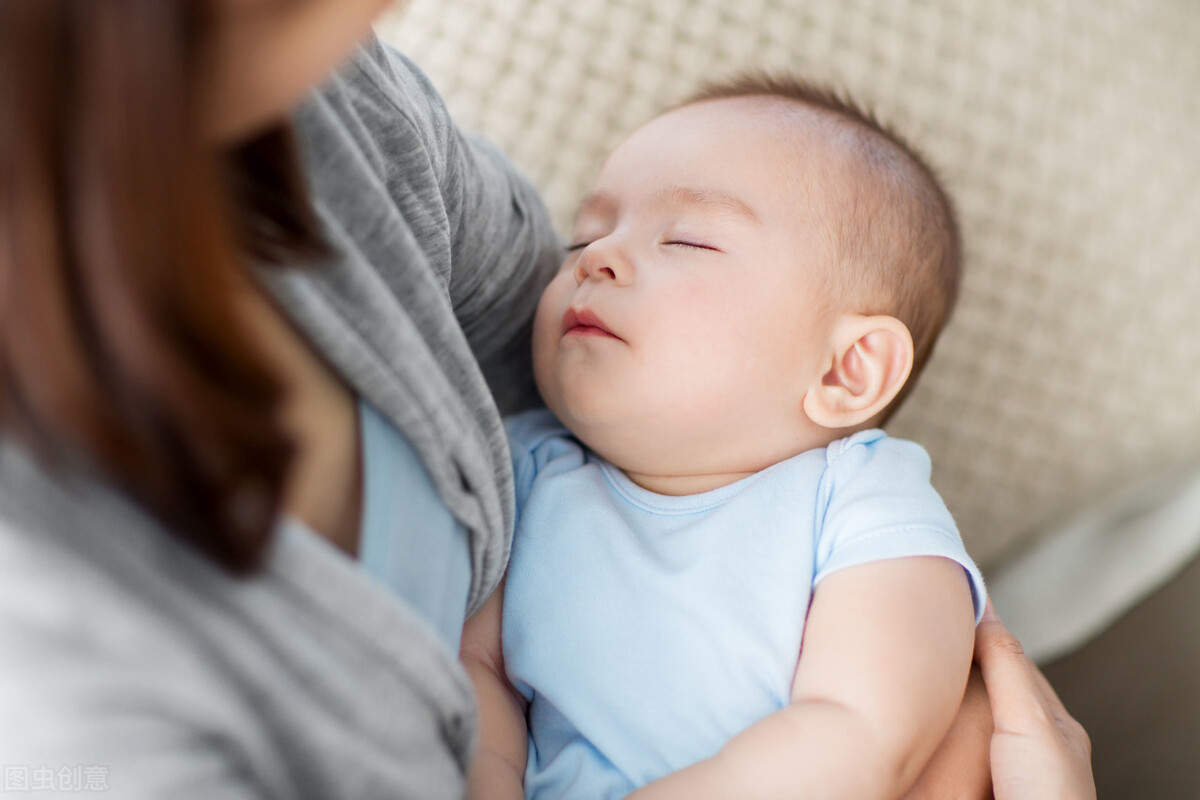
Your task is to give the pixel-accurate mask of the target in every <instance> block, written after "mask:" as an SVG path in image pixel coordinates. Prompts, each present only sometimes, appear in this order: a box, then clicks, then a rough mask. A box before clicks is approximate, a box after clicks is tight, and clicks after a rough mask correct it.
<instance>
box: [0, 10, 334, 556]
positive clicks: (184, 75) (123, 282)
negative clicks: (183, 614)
mask: <svg viewBox="0 0 1200 800" xmlns="http://www.w3.org/2000/svg"><path fill="white" fill-rule="evenodd" d="M212 5H213V4H212V3H210V2H207V1H206V0H0V109H3V111H2V112H0V437H3V438H9V439H11V440H15V441H17V442H18V443H20V444H21V445H23V446H24V447H26V448H27V449H29V450H30V451H31V452H32V453H33V454H34V455H35V456H36V457H37V458H39V460H41V461H42V462H43V463H44V464H45V465H46V466H47V468H48V469H52V470H53V471H55V472H56V473H58V474H59V475H60V476H62V477H63V478H67V477H69V476H70V475H71V474H72V473H77V472H88V473H92V474H99V475H100V476H102V478H103V479H104V480H105V481H107V482H109V483H110V484H112V485H115V486H116V487H117V488H119V489H120V490H122V491H123V492H125V493H126V494H127V495H129V496H131V497H132V498H133V499H134V500H135V501H136V502H138V503H139V504H140V505H141V506H143V507H144V508H145V509H147V510H148V511H149V512H150V513H151V514H152V515H153V516H154V517H156V518H157V519H158V520H159V521H160V522H161V523H162V524H163V525H164V526H165V528H166V529H167V530H169V531H171V532H172V533H173V534H174V535H177V536H179V537H180V538H181V539H184V540H186V541H188V542H190V543H191V544H193V545H194V546H196V547H197V548H198V549H200V550H201V551H203V552H204V553H206V554H208V555H209V556H211V557H212V558H214V559H215V560H216V561H217V562H219V563H220V564H222V565H224V566H225V567H227V568H229V569H230V570H232V571H234V572H237V573H246V572H250V571H252V570H254V569H255V568H256V567H257V566H258V565H259V564H260V563H261V561H262V558H263V556H264V553H265V551H266V546H267V544H268V542H269V539H270V533H271V529H272V527H273V524H274V517H275V513H276V511H277V507H278V505H279V502H280V498H281V494H282V490H283V486H284V481H285V477H286V473H287V469H288V466H289V463H290V460H291V457H292V454H293V450H294V447H293V444H292V442H291V441H290V439H289V437H288V436H287V435H286V433H285V430H284V428H283V426H282V424H281V422H280V420H279V413H278V412H279V409H280V405H281V403H282V401H283V397H284V386H283V381H282V378H281V376H280V375H279V374H278V372H277V370H276V369H275V368H274V367H273V365H272V364H271V362H270V361H269V360H268V358H267V357H266V354H264V353H263V352H262V350H261V349H260V347H259V346H258V343H257V340H256V339H255V338H254V337H253V336H252V335H251V332H250V330H249V328H248V327H247V324H246V320H245V318H244V311H242V310H241V308H243V307H242V306H239V305H238V304H237V300H236V295H237V294H238V293H242V294H244V293H245V292H247V291H251V290H253V287H254V282H253V277H252V276H251V274H250V271H249V265H250V264H252V263H257V264H264V265H272V264H275V265H277V264H284V263H296V262H299V261H305V260H312V259H315V258H317V257H319V256H320V255H322V254H323V253H324V252H325V250H324V246H323V244H322V241H321V238H320V235H319V233H318V224H317V222H316V218H315V215H314V213H313V211H312V208H311V205H310V203H309V201H308V198H307V195H306V192H305V188H304V180H303V176H302V173H301V172H300V169H299V166H298V163H299V162H298V159H297V156H296V149H295V145H294V143H293V140H292V135H291V132H290V130H289V129H288V128H286V127H280V128H276V129H273V130H270V131H268V132H266V133H263V134H261V135H260V136H258V137H257V138H256V139H254V140H253V141H251V142H249V143H245V144H243V145H240V146H239V147H237V148H236V149H234V150H231V151H229V152H221V151H219V150H218V149H217V148H216V146H215V145H213V144H212V143H211V142H210V141H208V140H206V138H205V134H204V127H203V125H202V124H201V120H200V118H199V108H198V102H197V98H198V97H199V92H198V87H197V80H198V75H199V69H198V64H199V58H200V56H201V51H200V48H201V46H202V44H203V43H204V41H205V39H206V37H207V36H208V34H209V30H208V28H209V26H210V25H211V24H212V20H211V19H210V14H209V12H208V11H207V9H208V8H209V7H210V6H212Z"/></svg>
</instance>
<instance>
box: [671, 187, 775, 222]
mask: <svg viewBox="0 0 1200 800" xmlns="http://www.w3.org/2000/svg"><path fill="white" fill-rule="evenodd" d="M655 201H656V202H659V203H678V204H679V205H686V206H700V207H701V208H705V209H710V210H713V211H730V212H733V213H734V214H736V215H737V216H739V217H744V218H745V219H747V220H749V221H750V222H753V223H754V224H755V225H762V224H763V221H762V217H760V216H759V215H758V212H756V211H755V210H754V209H753V208H751V207H750V205H749V204H748V203H746V202H745V201H744V200H741V199H739V198H737V197H734V196H733V195H731V194H727V193H725V192H722V191H719V190H717V189H696V188H693V187H691V186H672V187H670V188H667V189H664V190H663V191H661V192H659V193H658V195H657V196H656V197H655Z"/></svg>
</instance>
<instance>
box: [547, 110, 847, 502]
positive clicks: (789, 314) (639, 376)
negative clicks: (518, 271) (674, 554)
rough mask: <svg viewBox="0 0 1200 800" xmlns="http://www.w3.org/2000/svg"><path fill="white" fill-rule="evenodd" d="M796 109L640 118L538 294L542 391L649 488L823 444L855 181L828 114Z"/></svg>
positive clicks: (744, 468) (562, 415) (729, 471)
mask: <svg viewBox="0 0 1200 800" xmlns="http://www.w3.org/2000/svg"><path fill="white" fill-rule="evenodd" d="M780 113H788V112H787V111H786V110H785V111H783V112H781V111H780V110H779V107H778V104H777V103H775V104H772V103H771V102H770V101H764V100H762V99H760V98H738V99H726V100H717V101H709V102H705V103H701V104H696V105H691V106H687V107H684V108H682V109H677V110H675V111H672V112H669V113H668V114H666V115H664V116H661V117H659V118H657V119H655V120H653V121H651V122H650V123H649V124H647V125H646V126H644V127H643V128H641V129H639V130H638V131H637V132H635V133H634V134H633V135H632V136H631V137H630V138H629V139H627V140H626V141H625V142H624V143H623V144H621V145H620V147H618V148H617V150H616V151H615V152H614V153H613V155H612V156H611V157H610V158H609V160H608V162H607V163H606V164H605V166H604V168H603V170H602V172H601V174H600V177H599V179H598V181H597V183H596V186H595V189H594V191H593V192H592V193H591V194H590V195H589V196H588V198H587V199H586V200H585V201H584V203H583V205H582V206H581V209H580V212H579V215H578V218H577V220H576V223H575V228H574V233H573V235H572V239H571V242H570V249H569V251H568V253H567V256H566V259H565V260H564V262H563V266H562V269H561V270H560V271H559V273H558V275H557V276H556V277H555V278H554V280H553V282H552V283H551V284H550V286H549V287H548V288H547V289H546V291H545V294H544V295H543V296H542V299H541V303H540V305H539V306H538V311H537V318H536V322H535V327H534V369H535V374H536V376H537V382H538V387H539V389H540V391H541V393H542V397H543V398H544V399H545V401H546V403H547V405H548V406H549V407H550V409H551V410H552V411H554V412H555V414H556V415H557V416H558V417H559V419H561V420H562V421H563V422H564V424H566V425H567V427H568V428H570V429H571V431H572V432H573V433H574V434H575V435H576V436H578V437H579V438H580V439H581V440H582V441H584V442H585V443H586V444H588V445H589V446H590V447H591V448H592V449H594V450H595V451H597V452H598V453H600V454H601V455H602V456H604V457H605V458H607V459H608V460H609V461H611V462H613V463H614V464H615V465H617V466H618V467H620V468H622V469H623V470H625V471H626V472H627V473H629V474H630V477H632V478H633V479H634V480H635V481H638V482H639V483H642V485H643V486H647V487H648V488H651V489H656V490H658V491H667V492H670V490H671V489H672V488H676V489H679V490H680V491H678V492H676V493H686V492H688V491H702V490H704V489H705V488H711V486H713V485H721V483H722V482H724V483H728V482H730V480H724V481H721V480H710V481H707V482H706V481H704V480H700V481H699V482H693V483H691V484H688V485H687V486H686V487H683V486H680V485H676V484H669V483H664V482H662V481H659V480H658V478H659V477H661V476H670V475H697V476H705V475H707V476H715V475H726V476H731V480H736V478H737V477H740V476H741V475H744V474H748V473H751V472H755V471H757V470H759V469H762V468H764V467H766V466H769V465H770V464H773V463H775V462H777V461H779V460H782V459H783V458H786V457H788V456H790V455H793V454H795V453H796V452H800V451H802V450H804V449H808V447H810V446H815V445H814V444H813V443H812V442H810V440H811V439H812V438H813V437H814V435H815V433H816V432H815V431H814V430H813V425H812V423H811V422H809V421H808V419H807V417H806V416H805V415H804V413H803V410H802V401H803V397H804V394H805V392H806V391H807V388H808V387H809V386H811V385H812V384H813V382H814V381H818V382H819V381H820V380H821V377H822V375H823V374H824V373H825V371H826V370H828V369H829V367H830V363H828V362H827V360H826V359H827V348H828V346H829V336H830V331H831V324H832V318H833V317H832V314H831V313H830V308H829V304H828V302H827V300H826V297H825V294H826V284H827V273H826V270H827V268H828V265H829V264H830V263H832V260H833V257H834V252H833V245H834V243H833V239H832V235H831V233H830V231H831V227H830V222H829V220H830V218H831V217H832V215H833V214H834V213H836V211H837V203H838V202H839V199H838V198H840V197H841V196H842V194H841V193H840V192H838V191H837V190H836V185H835V184H836V181H837V176H838V170H837V169H836V168H835V167H831V166H830V164H831V163H835V162H837V159H836V158H832V159H831V158H829V157H827V156H828V155H829V150H830V146H829V145H828V144H827V143H826V142H825V140H824V136H823V134H822V133H821V130H822V129H820V128H819V127H818V125H817V123H816V122H815V121H814V122H813V123H812V124H811V125H809V126H808V127H805V125H804V124H801V123H798V122H797V120H796V119H794V118H793V119H789V120H788V122H787V126H786V127H785V126H784V125H783V124H782V121H781V117H780V116H779V115H780ZM793 113H796V112H793ZM799 113H801V114H802V115H803V114H806V113H807V112H804V111H803V109H800V110H799ZM810 128H811V129H810Z"/></svg>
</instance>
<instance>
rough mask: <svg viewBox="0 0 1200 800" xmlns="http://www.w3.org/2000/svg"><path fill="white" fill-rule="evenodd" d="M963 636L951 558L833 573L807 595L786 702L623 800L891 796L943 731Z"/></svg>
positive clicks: (967, 649)
mask: <svg viewBox="0 0 1200 800" xmlns="http://www.w3.org/2000/svg"><path fill="white" fill-rule="evenodd" d="M973 637H974V615H973V612H972V602H971V592H970V588H969V586H968V583H967V579H966V576H965V574H964V572H963V569H962V567H961V566H959V565H958V564H956V563H955V562H953V561H950V560H948V559H943V558H933V557H914V558H900V559H892V560H886V561H877V562H872V563H869V564H865V565H861V566H856V567H851V568H848V569H845V570H842V571H840V572H836V573H834V574H832V575H830V576H829V577H828V578H826V579H825V580H824V581H822V582H821V584H820V585H819V586H818V588H817V590H816V592H815V593H814V596H813V602H812V607H811V608H810V610H809V614H808V620H807V622H806V623H805V632H804V646H803V655H802V656H801V658H800V663H799V666H798V668H797V671H796V677H795V680H794V682H793V684H792V702H791V705H789V706H788V707H787V708H785V709H783V710H781V711H778V712H776V713H774V714H772V715H770V716H769V717H767V718H765V719H763V720H761V721H759V722H758V723H756V724H754V725H753V726H751V727H750V728H748V729H747V730H746V731H744V732H743V733H741V734H739V735H738V736H736V737H734V739H733V740H731V741H730V742H729V743H728V744H727V745H726V746H725V747H724V748H722V750H721V751H720V752H719V753H718V754H717V755H715V756H713V757H712V758H709V759H707V760H705V761H702V762H700V763H698V764H695V765H693V766H691V767H688V768H686V769H683V770H680V771H679V772H676V773H674V774H672V775H668V776H667V777H665V778H663V779H661V780H659V781H656V782H654V783H651V784H648V785H647V786H645V787H643V788H642V789H640V790H638V791H636V792H634V793H633V794H632V795H630V798H633V799H634V800H666V799H667V798H689V799H695V798H706V797H713V798H718V797H719V798H725V797H747V798H755V800H768V798H806V800H807V799H808V798H826V797H828V798H855V799H856V800H858V799H859V798H888V799H889V800H892V799H894V798H897V797H900V796H901V795H903V794H904V792H905V791H906V790H907V789H908V788H909V786H911V785H912V783H913V781H915V780H916V778H917V775H918V774H919V773H920V771H921V769H922V768H923V767H924V765H925V763H926V762H927V761H928V760H929V758H930V756H931V755H932V754H933V752H934V750H935V749H936V748H937V746H938V743H939V742H940V741H941V740H942V738H943V737H944V736H945V734H946V731H947V730H948V729H949V727H950V722H951V721H952V720H953V718H954V714H955V711H956V709H957V708H958V705H959V702H960V701H961V700H962V696H963V689H964V687H965V685H966V682H967V674H968V671H969V668H970V665H971V648H972V643H973Z"/></svg>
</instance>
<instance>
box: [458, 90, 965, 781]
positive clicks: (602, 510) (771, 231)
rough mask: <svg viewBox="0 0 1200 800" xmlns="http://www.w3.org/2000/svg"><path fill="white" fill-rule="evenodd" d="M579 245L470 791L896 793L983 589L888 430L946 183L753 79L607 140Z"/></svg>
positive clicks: (945, 688)
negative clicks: (609, 146)
mask: <svg viewBox="0 0 1200 800" xmlns="http://www.w3.org/2000/svg"><path fill="white" fill-rule="evenodd" d="M567 250H568V252H567V256H566V259H565V261H564V263H563V266H562V269H561V271H560V272H559V273H558V275H557V276H556V277H555V278H554V280H553V282H552V283H551V284H550V285H549V287H548V288H547V289H546V291H545V294H544V295H543V296H542V300H541V303H540V305H539V307H538V311H537V317H536V320H535V323H534V342H533V349H534V369H535V373H536V377H537V383H538V388H539V390H540V391H541V395H542V397H543V399H544V400H545V402H546V405H547V406H548V408H549V412H547V411H535V412H530V413H527V414H525V415H522V416H518V417H516V418H513V419H511V420H510V421H509V435H510V442H511V445H512V450H513V459H514V470H515V477H516V492H517V504H518V519H517V528H516V533H515V538H514V542H513V550H512V559H511V562H510V564H509V568H508V573H507V576H506V578H505V584H504V585H503V586H502V589H501V590H498V591H497V592H496V593H495V594H494V595H493V596H492V598H491V599H490V600H489V601H488V603H487V604H486V605H485V607H484V608H483V609H482V610H481V611H480V612H479V613H478V614H476V615H475V616H474V617H472V618H471V619H470V620H469V621H468V623H467V626H466V629H465V631H464V641H463V658H464V662H465V663H466V666H467V669H468V671H469V673H470V674H471V676H472V679H473V681H474V682H475V684H476V689H477V693H478V698H479V703H480V715H481V744H480V749H479V754H478V758H477V759H476V762H475V764H474V766H473V769H472V775H471V795H472V797H478V798H488V800H495V798H507V797H511V798H519V797H524V796H528V797H529V798H563V797H569V798H587V799H588V800H593V799H594V798H618V797H625V796H626V795H630V794H631V793H632V797H634V798H644V799H645V800H650V799H651V798H676V797H677V798H687V799H688V800H695V799H696V798H705V797H714V798H718V797H719V798H733V797H736V798H770V797H805V798H809V797H845V798H873V797H879V798H894V797H898V796H899V795H902V794H903V793H904V792H905V791H906V789H907V788H908V787H909V786H910V785H911V784H912V782H913V781H914V780H915V778H916V777H917V775H918V773H919V772H920V770H921V769H922V767H923V766H924V764H925V762H926V761H927V760H928V758H929V757H930V755H931V754H932V753H933V751H934V749H935V748H936V746H937V744H938V743H939V742H940V741H941V739H942V737H943V736H944V735H945V733H946V731H947V729H948V727H949V725H950V722H951V720H952V719H953V717H954V714H955V710H956V709H957V707H958V704H959V701H960V700H961V698H962V693H963V688H964V686H965V684H966V680H967V673H968V669H969V666H970V661H971V650H972V641H973V630H974V622H975V621H976V620H977V619H978V618H979V616H980V614H981V613H982V610H983V603H984V587H983V581H982V578H981V576H980V574H979V571H978V569H977V568H976V567H975V565H974V564H973V563H972V562H971V560H970V558H969V557H968V556H967V554H966V552H965V551H964V549H963V546H962V542H961V539H960V538H959V536H958V533H957V530H956V528H955V526H954V522H953V520H952V519H951V517H950V515H949V513H948V512H947V510H946V508H945V505H944V504H943V503H942V501H941V500H940V498H939V497H938V495H937V493H936V492H935V491H934V490H933V488H932V487H931V486H930V483H929V474H930V465H929V459H928V456H927V455H926V453H925V451H924V450H923V449H921V448H920V447H919V446H918V445H916V444H913V443H910V442H905V441H901V440H898V439H892V438H889V437H888V436H887V435H886V434H885V433H884V432H883V431H881V430H879V429H878V426H879V425H881V424H882V423H883V422H884V421H885V420H886V419H887V417H888V416H889V414H890V413H891V412H892V411H893V410H894V409H895V408H896V406H897V404H898V403H899V402H900V400H901V399H902V398H903V396H904V395H905V394H906V392H907V390H908V389H910V388H911V386H912V383H913V381H914V380H915V377H916V375H917V374H918V373H919V372H920V370H921V368H922V367H923V365H924V364H925V362H926V360H927V359H928V357H929V354H930V351H931V350H932V349H933V345H934V342H935V340H936V339H937V336H938V333H939V331H940V330H941V328H942V325H943V323H944V322H945V320H946V318H947V317H948V315H949V314H950V311H951V308H952V306H953V303H954V299H955V295H956V293H957V287H958V282H959V242H958V233H957V228H956V224H955V221H954V218H953V214H952V211H951V207H950V203H949V201H948V200H947V198H946V195H945V194H944V192H943V191H942V189H941V188H940V187H939V186H938V184H937V182H936V181H935V179H934V177H933V175H932V173H931V172H930V171H929V169H928V168H927V167H926V166H925V165H924V164H923V162H922V161H921V160H920V158H919V157H917V156H916V155H915V154H914V153H913V152H912V151H911V150H910V149H909V148H908V147H907V146H906V145H905V144H904V143H902V142H901V141H900V140H899V139H898V138H896V137H895V136H894V135H892V134H890V133H888V132H887V131H886V130H884V129H883V128H881V127H880V126H879V125H878V123H876V122H875V121H874V120H873V119H872V118H871V117H869V116H867V115H865V114H863V113H862V112H860V111H859V110H857V109H856V108H855V107H854V106H853V105H851V104H849V103H845V102H843V101H841V100H839V99H838V98H837V97H835V96H834V95H831V94H829V93H825V92H822V91H820V90H816V89H814V88H812V87H810V86H807V85H805V84H802V83H800V82H797V81H792V80H788V79H778V78H774V79H773V78H766V77H751V78H746V79H742V80H740V81H737V82H735V83H732V84H727V85H723V86H718V87H714V88H711V89H709V90H707V91H706V92H704V93H703V94H701V95H699V96H698V97H696V98H694V99H693V100H691V101H689V102H687V103H685V104H684V105H682V106H680V107H678V108H675V109H673V110H671V111H669V112H667V113H666V114H663V115H662V116H660V117H658V118H657V119H654V120H652V121H651V122H650V123H648V124H647V125H645V126H644V127H642V128H641V129H639V130H637V131H636V132H635V133H634V134H633V135H632V136H630V137H629V138H628V139H627V140H626V141H625V142H624V143H622V144H621V145H620V146H619V147H618V148H617V149H616V151H615V152H614V153H613V154H612V155H611V157H610V158H609V159H608V161H607V163H606V164H605V166H604V168H603V170H602V171H601V174H600V176H599V179H598V181H597V183H596V186H595V190H594V191H593V192H592V193H591V194H590V195H588V197H587V198H586V199H585V200H584V202H583V204H582V206H581V208H580V211H579V214H578V217H577V219H576V222H575V230H574V235H573V240H572V243H571V245H570V246H569V247H568V248H567ZM551 412H552V413H551ZM522 779H523V783H524V786H523V788H522Z"/></svg>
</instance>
